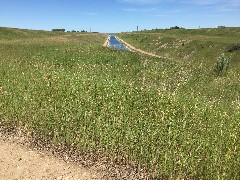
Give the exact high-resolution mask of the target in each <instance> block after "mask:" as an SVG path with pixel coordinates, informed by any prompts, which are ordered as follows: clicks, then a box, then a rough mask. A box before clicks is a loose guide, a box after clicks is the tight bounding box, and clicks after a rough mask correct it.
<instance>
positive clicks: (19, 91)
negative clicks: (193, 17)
mask: <svg viewBox="0 0 240 180" xmlns="http://www.w3.org/2000/svg"><path fill="white" fill-rule="evenodd" d="M103 42H104V37H101V36H91V37H74V38H71V37H69V39H68V40H66V41H64V42H62V41H59V40H53V41H47V42H42V41H39V40H32V41H28V42H18V43H11V41H8V42H5V43H2V44H1V46H0V58H1V64H0V119H1V121H0V125H1V126H12V125H17V126H19V127H21V128H22V129H25V130H26V131H29V132H34V133H36V134H37V135H38V136H39V137H41V138H43V139H46V140H49V141H51V142H52V143H63V144H66V145H70V146H74V147H76V148H78V149H79V150H80V151H86V152H93V153H96V154H97V153H99V152H101V153H102V155H104V156H107V157H109V158H110V159H111V160H112V161H114V162H115V163H119V164H122V165H124V164H129V163H134V164H136V165H139V166H140V167H143V168H145V169H147V170H148V171H149V172H151V173H152V174H153V175H154V176H155V177H159V178H160V177H162V178H181V177H182V178H184V177H188V178H196V179H198V178H203V179H219V178H224V179H238V178H239V177H240V171H239V165H240V150H239V148H240V141H239V136H240V122H239V119H240V101H239V95H240V93H239V92H240V91H239V89H240V87H239V86H240V85H239V68H238V67H233V68H230V69H229V72H228V74H227V76H222V77H217V78H216V76H215V75H214V74H213V73H212V69H211V68H212V67H213V66H211V67H210V66H208V65H206V64H205V63H206V62H204V61H202V62H199V61H196V60H194V59H193V60H190V61H182V60H161V59H155V58H150V57H144V56H140V55H138V54H135V53H132V52H121V51H117V50H113V49H107V48H104V47H101V44H102V43H103ZM212 65H214V62H213V64H212Z"/></svg>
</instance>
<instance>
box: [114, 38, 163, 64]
mask: <svg viewBox="0 0 240 180" xmlns="http://www.w3.org/2000/svg"><path fill="white" fill-rule="evenodd" d="M115 37H116V38H117V40H119V41H120V42H122V43H123V44H124V45H125V46H126V47H127V48H128V49H129V50H131V51H134V52H139V53H141V54H145V55H148V56H152V57H156V58H164V59H166V57H163V56H159V55H156V54H153V53H150V52H146V51H143V50H141V49H137V48H135V47H134V46H132V45H131V44H128V43H126V42H125V41H123V40H122V39H120V38H119V37H117V36H115ZM167 59H168V58H167Z"/></svg>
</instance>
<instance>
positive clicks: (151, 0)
mask: <svg viewBox="0 0 240 180" xmlns="http://www.w3.org/2000/svg"><path fill="white" fill-rule="evenodd" d="M121 2H126V3H132V4H156V3H159V2H161V0H121Z"/></svg>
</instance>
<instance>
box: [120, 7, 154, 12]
mask: <svg viewBox="0 0 240 180" xmlns="http://www.w3.org/2000/svg"><path fill="white" fill-rule="evenodd" d="M122 10H123V11H128V12H157V9H155V8H151V9H137V8H125V9H122Z"/></svg>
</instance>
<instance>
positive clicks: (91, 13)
mask: <svg viewBox="0 0 240 180" xmlns="http://www.w3.org/2000/svg"><path fill="white" fill-rule="evenodd" d="M82 14H83V15H86V16H96V15H98V14H97V13H94V12H85V13H82Z"/></svg>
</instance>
